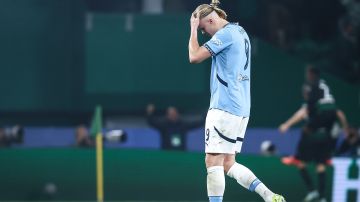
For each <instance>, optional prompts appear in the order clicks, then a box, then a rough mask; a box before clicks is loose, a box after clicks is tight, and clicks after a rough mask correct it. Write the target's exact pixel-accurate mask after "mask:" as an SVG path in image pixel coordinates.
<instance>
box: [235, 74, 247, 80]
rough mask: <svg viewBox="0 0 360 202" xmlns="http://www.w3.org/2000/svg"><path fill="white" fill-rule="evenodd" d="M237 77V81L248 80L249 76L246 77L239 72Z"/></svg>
mask: <svg viewBox="0 0 360 202" xmlns="http://www.w3.org/2000/svg"><path fill="white" fill-rule="evenodd" d="M237 79H238V80H239V81H248V80H249V77H248V76H247V75H242V74H239V75H238V78H237Z"/></svg>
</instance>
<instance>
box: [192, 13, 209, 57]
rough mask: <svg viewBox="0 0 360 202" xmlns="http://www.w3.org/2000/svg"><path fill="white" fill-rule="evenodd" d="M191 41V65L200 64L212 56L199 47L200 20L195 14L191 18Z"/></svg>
mask: <svg viewBox="0 0 360 202" xmlns="http://www.w3.org/2000/svg"><path fill="white" fill-rule="evenodd" d="M190 27H191V31H190V39H189V61H190V63H200V62H202V61H204V60H205V59H207V58H209V57H210V56H211V54H210V52H209V51H208V50H207V49H206V48H205V47H203V46H199V42H198V30H197V29H198V27H199V18H197V17H195V15H194V14H192V15H191V18H190Z"/></svg>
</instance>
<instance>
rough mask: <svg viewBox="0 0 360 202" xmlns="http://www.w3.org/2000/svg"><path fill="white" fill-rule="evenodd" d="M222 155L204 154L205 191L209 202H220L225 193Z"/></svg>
mask: <svg viewBox="0 0 360 202" xmlns="http://www.w3.org/2000/svg"><path fill="white" fill-rule="evenodd" d="M223 163H224V154H209V153H208V154H206V157H205V164H206V168H207V191H208V196H209V201H210V202H221V201H222V198H223V195H224V191H225V175H224V167H223Z"/></svg>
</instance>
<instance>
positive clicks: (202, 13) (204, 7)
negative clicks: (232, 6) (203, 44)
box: [194, 0, 227, 20]
mask: <svg viewBox="0 0 360 202" xmlns="http://www.w3.org/2000/svg"><path fill="white" fill-rule="evenodd" d="M219 4H220V1H219V0H212V1H211V3H210V4H201V5H200V6H198V7H197V8H196V9H195V11H194V15H195V17H199V18H200V19H202V18H204V17H206V16H208V15H209V14H210V13H212V12H213V11H215V12H216V13H217V14H218V16H219V17H220V18H222V19H224V20H226V18H227V14H226V12H225V11H224V10H222V9H220V8H219Z"/></svg>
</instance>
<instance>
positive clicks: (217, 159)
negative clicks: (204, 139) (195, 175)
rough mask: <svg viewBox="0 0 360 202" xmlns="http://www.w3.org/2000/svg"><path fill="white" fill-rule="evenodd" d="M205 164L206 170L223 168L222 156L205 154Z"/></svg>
mask: <svg viewBox="0 0 360 202" xmlns="http://www.w3.org/2000/svg"><path fill="white" fill-rule="evenodd" d="M205 164H206V168H209V167H212V166H223V164H224V157H223V155H222V154H206V156H205Z"/></svg>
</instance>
